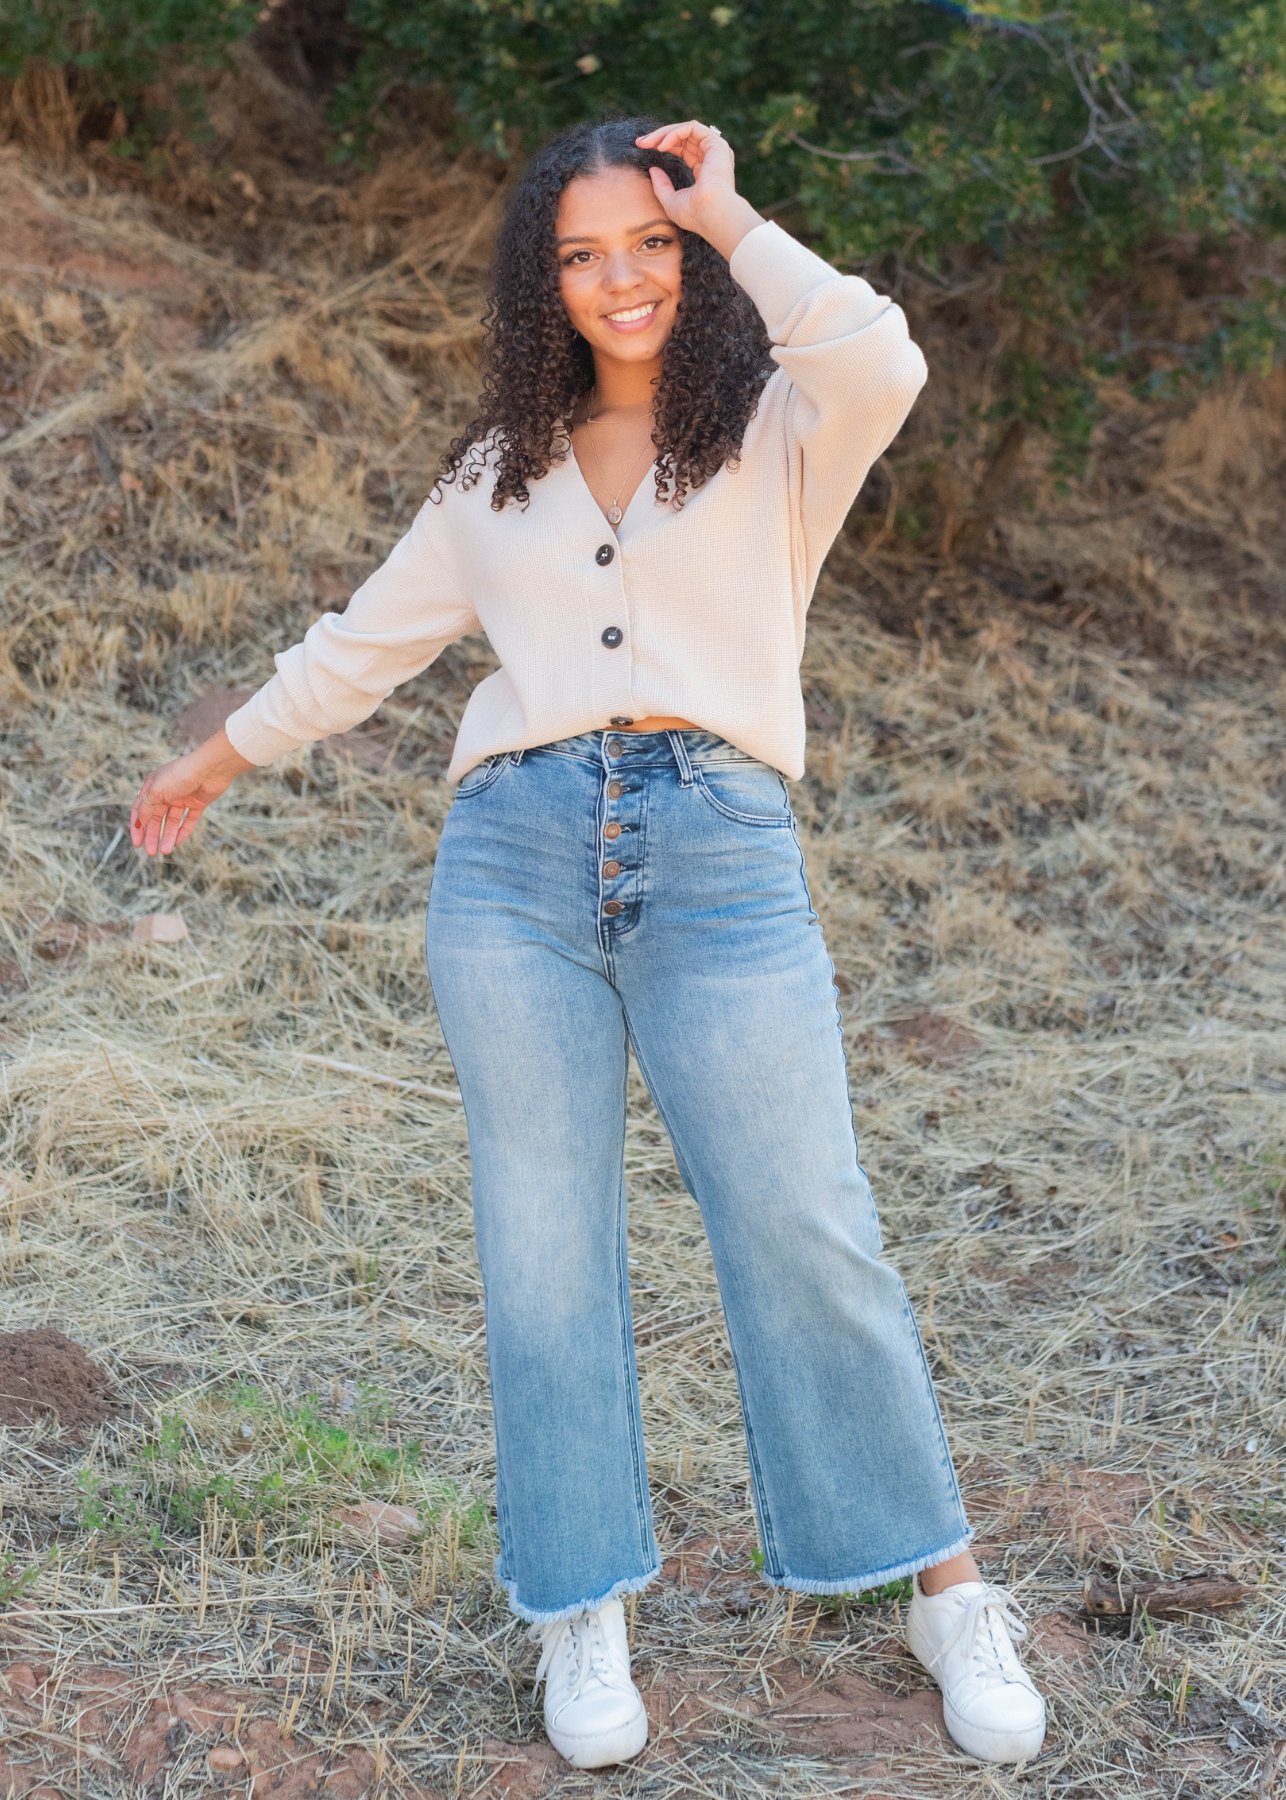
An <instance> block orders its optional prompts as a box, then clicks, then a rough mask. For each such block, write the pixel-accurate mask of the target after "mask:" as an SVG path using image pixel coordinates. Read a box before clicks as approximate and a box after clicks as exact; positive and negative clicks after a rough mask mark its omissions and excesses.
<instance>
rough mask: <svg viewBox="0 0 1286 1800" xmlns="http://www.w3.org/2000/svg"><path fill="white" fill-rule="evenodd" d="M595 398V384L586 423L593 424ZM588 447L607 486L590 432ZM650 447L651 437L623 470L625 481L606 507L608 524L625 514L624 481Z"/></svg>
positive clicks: (614, 522) (604, 484)
mask: <svg viewBox="0 0 1286 1800" xmlns="http://www.w3.org/2000/svg"><path fill="white" fill-rule="evenodd" d="M597 399H598V387H597V385H595V386H594V387H593V388H592V389H591V391H590V397H589V404H590V410H589V412H588V413H586V415H585V423H586V424H587V425H593V424H594V423H595V419H594V403H595V401H596V400H597ZM589 447H590V449H591V450H592V451H593V452H594V461H595V462H596V463H597V464H598V472H599V475H600V477H601V478H602V482H603V486H604V487H606V486H607V475H606V473H605V471H604V469H603V459H602V457H601V456H600V455H599V454H598V445H597V444H596V443H595V442H594V437H593V433H592V432H591V434H590V440H589ZM651 447H652V442H651V439H650V438H649V439H648V442H647V443H646V444H644V446H643V449H642V450H640V451H639V454H638V456H636V457H635V458H634V461H633V462H632V463H631V464H630V466H629V468H628V469H627V470H626V471H625V481H623V482H622V483H621V485H620V487H618V488H617V490H616V492H615V493H614V494H613V495H612V504H611V505H610V506H609V507H608V509H607V522H608V524H609V525H619V524H620V522H621V520H622V519H623V518H624V517H625V514H624V513H623V512H622V511H621V507H620V499H621V495H622V494H623V493H624V492H625V482H626V481H628V480H629V478H630V476H631V475H632V474H633V473H634V471H635V469H637V468H638V466H639V457H641V456H642V455H643V453H644V451H646V450H649V449H650V448H651Z"/></svg>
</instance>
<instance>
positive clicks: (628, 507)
mask: <svg viewBox="0 0 1286 1800" xmlns="http://www.w3.org/2000/svg"><path fill="white" fill-rule="evenodd" d="M567 456H568V459H569V461H570V462H571V463H572V465H573V467H574V468H575V470H576V479H577V480H578V481H579V482H580V485H581V488H582V490H583V491H584V494H585V497H586V498H587V499H588V501H589V503H590V505H591V506H592V507H593V508H594V511H595V513H596V515H597V516H598V518H599V520H600V521H601V522H602V523H603V524H604V525H606V527H607V529H608V530H609V531H610V532H612V533H613V534H614V536H615V537H616V540H617V542H618V543H619V542H620V539H621V533H622V531H623V530H624V529H625V526H626V525H627V524H628V523H629V517H630V514H631V512H632V511H633V510H634V503H635V501H636V500H637V499H638V497H639V495H640V494H641V493H642V492H643V489H644V488H645V487H647V486H649V485H650V486H651V487H652V489H653V492H654V493H655V489H656V484H655V482H654V481H653V480H652V479H651V477H652V476H653V475H654V473H655V470H656V458H655V456H654V457H653V458H652V460H651V462H650V463H649V464H648V466H647V468H646V469H644V471H643V473H642V475H640V476H639V481H638V486H637V487H636V488H635V489H634V492H633V493H632V494H631V495H630V497H629V499H628V500H627V502H626V503H625V506H624V507H623V509H622V511H621V516H620V519H619V521H618V522H617V523H616V524H615V525H613V523H612V521H611V520H610V519H609V518H608V516H607V514H606V513H605V512H604V511H603V509H602V507H601V506H600V505H599V504H598V501H597V500H596V499H595V498H594V490H593V488H591V487H590V485H589V482H588V481H587V480H586V479H585V471H584V469H582V468H581V466H580V458H579V457H578V456H577V454H576V446H575V444H573V443H572V441H571V434H570V433H569V434H568V438H567Z"/></svg>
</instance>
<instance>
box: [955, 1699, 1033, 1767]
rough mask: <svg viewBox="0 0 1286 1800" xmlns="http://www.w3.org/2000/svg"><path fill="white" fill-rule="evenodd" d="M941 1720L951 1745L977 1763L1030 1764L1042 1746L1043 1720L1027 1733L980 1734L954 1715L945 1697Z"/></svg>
mask: <svg viewBox="0 0 1286 1800" xmlns="http://www.w3.org/2000/svg"><path fill="white" fill-rule="evenodd" d="M942 1718H943V1723H944V1724H945V1725H946V1728H947V1730H948V1732H950V1734H951V1738H952V1741H953V1742H954V1743H956V1744H958V1745H959V1746H960V1748H961V1749H962V1750H963V1751H964V1752H965V1755H966V1756H974V1757H976V1758H977V1759H978V1761H979V1762H989V1763H1022V1762H1030V1761H1031V1759H1032V1757H1033V1756H1039V1755H1040V1747H1041V1745H1042V1744H1043V1743H1044V1742H1045V1721H1044V1719H1042V1720H1041V1722H1040V1727H1039V1729H1037V1728H1036V1727H1035V1726H1031V1727H1030V1728H1029V1729H1028V1730H1026V1731H986V1730H980V1729H979V1727H978V1726H977V1725H971V1724H969V1722H968V1721H967V1720H965V1719H962V1718H960V1717H959V1716H958V1714H955V1713H953V1712H952V1709H951V1708H950V1706H948V1705H947V1702H946V1698H945V1696H944V1698H943V1702H942Z"/></svg>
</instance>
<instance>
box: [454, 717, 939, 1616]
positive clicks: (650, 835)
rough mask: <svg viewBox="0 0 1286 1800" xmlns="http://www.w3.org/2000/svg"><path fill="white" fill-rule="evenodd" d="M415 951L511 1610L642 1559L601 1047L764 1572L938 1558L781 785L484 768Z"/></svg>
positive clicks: (587, 759)
mask: <svg viewBox="0 0 1286 1800" xmlns="http://www.w3.org/2000/svg"><path fill="white" fill-rule="evenodd" d="M427 942H428V958H429V974H430V977H431V979H432V982H433V993H434V998H435V1000H436V1002H437V1008H438V1015H439V1017H440V1019H441V1021H442V1029H443V1033H444V1035H445V1038H446V1043H447V1048H448V1050H449V1051H450V1054H451V1059H452V1061H453V1062H454V1064H455V1068H456V1074H457V1076H458V1077H459V1082H460V1092H461V1094H462V1096H463V1099H464V1105H465V1112H466V1115H467V1118H468V1126H469V1144H470V1149H471V1153H472V1160H473V1201H474V1216H475V1223H476V1229H477V1239H478V1255H479V1258H480V1261H481V1264H482V1275H483V1283H484V1287H485V1292H486V1315H487V1354H488V1358H489V1363H490V1371H491V1392H492V1402H493V1407H494V1412H495V1426H496V1461H497V1489H498V1494H497V1517H498V1524H499V1538H500V1554H499V1557H498V1560H497V1573H498V1576H499V1578H500V1579H501V1580H502V1581H503V1582H504V1584H505V1586H506V1587H507V1589H508V1592H509V1597H510V1601H511V1604H512V1605H513V1608H514V1610H515V1611H516V1612H517V1613H519V1614H520V1615H521V1616H522V1617H523V1618H524V1619H529V1620H533V1621H537V1622H547V1621H550V1620H554V1619H558V1618H562V1617H565V1616H567V1615H569V1614H572V1613H575V1612H577V1611H579V1610H580V1608H582V1607H584V1606H586V1605H594V1604H597V1603H601V1602H602V1601H603V1600H605V1599H608V1598H610V1597H612V1596H614V1595H617V1594H623V1593H629V1592H633V1591H634V1590H635V1589H638V1588H641V1587H643V1586H645V1585H646V1583H647V1582H648V1580H649V1579H650V1578H651V1577H652V1576H653V1575H654V1574H655V1573H656V1571H657V1568H658V1566H659V1558H658V1554H657V1547H656V1539H655V1536H654V1534H653V1530H652V1514H651V1507H650V1504H649V1500H648V1484H647V1471H646V1467H645V1463H644V1455H643V1425H642V1420H641V1417H640V1413H639V1398H638V1381H637V1376H636V1373H635V1366H634V1344H633V1335H632V1329H631V1323H630V1296H629V1282H628V1276H627V1271H626V1239H625V1181H624V1169H623V1162H624V1143H625V1077H626V1061H627V1047H632V1048H633V1051H634V1054H635V1056H636V1058H637V1060H638V1064H639V1068H640V1070H641V1071H642V1073H643V1076H644V1078H645V1080H646V1081H647V1084H648V1087H649V1089H650V1091H651V1094H652V1097H653V1099H654V1100H655V1102H656V1106H657V1110H658V1111H659V1113H660V1114H661V1117H662V1119H663V1120H664V1122H665V1126H666V1129H667V1130H668V1132H669V1134H670V1137H671V1139H672V1141H673V1144H674V1150H675V1156H676V1159H677V1161H678V1165H679V1169H680V1172H681V1173H682V1176H683V1179H684V1182H685V1183H686V1185H687V1187H688V1190H689V1192H690V1193H691V1194H692V1195H693V1197H694V1198H695V1199H696V1201H697V1203H698V1205H699V1206H700V1208H701V1212H702V1216H703V1218H704V1221H705V1227H706V1231H707V1233H708V1235H709V1239H710V1244H711V1248H712V1251H713V1254H714V1262H715V1267H716V1270H717V1272H718V1278H719V1290H720V1295H721V1297H722V1300H723V1308H724V1315H725V1318H726V1320H727V1325H728V1336H729V1339H730V1341H731V1344H732V1353H733V1357H734V1359H735V1363H736V1370H737V1379H738V1382H739V1384H740V1390H741V1401H742V1411H743V1414H744V1417H745V1426H746V1441H747V1444H748V1447H749V1452H750V1471H751V1480H752V1483H753V1489H754V1499H755V1507H756V1511H757V1514H758V1519H759V1528H760V1534H761V1540H762V1544H763V1554H764V1574H765V1576H766V1578H767V1579H768V1580H769V1581H770V1582H772V1583H774V1584H776V1585H779V1586H784V1587H788V1588H793V1589H795V1590H796V1591H797V1592H801V1593H809V1594H833V1593H846V1592H850V1591H856V1590H860V1589H862V1588H868V1587H875V1586H878V1585H879V1584H881V1583H883V1582H886V1581H892V1580H896V1579H898V1578H899V1577H901V1576H904V1575H909V1574H911V1573H913V1572H914V1571H915V1570H917V1569H921V1568H926V1567H929V1566H930V1565H931V1564H933V1563H937V1562H943V1561H945V1560H946V1559H947V1558H948V1557H950V1556H954V1555H956V1554H958V1553H959V1552H960V1551H961V1550H963V1549H964V1547H965V1545H966V1544H967V1543H968V1541H969V1537H970V1536H971V1533H970V1530H969V1526H968V1523H967V1521H966V1519H965V1516H964V1512H963V1509H962V1506H961V1502H960V1494H959V1489H958V1488H957V1486H956V1479H955V1474H954V1471H953V1469H952V1464H951V1455H950V1451H949V1450H948V1447H947V1441H946V1437H945V1434H944V1432H943V1428H942V1421H941V1419H940V1417H939V1413H938V1408H937V1404H936V1402H935V1400H934V1396H933V1390H932V1386H931V1384H930V1379H929V1372H928V1368H927V1365H926V1363H925V1358H924V1351H923V1349H922V1348H921V1344H920V1337H919V1333H918V1331H917V1330H916V1326H915V1321H914V1319H913V1317H912V1314H911V1308H910V1304H909V1302H908V1299H907V1295H906V1290H905V1288H904V1287H903V1285H902V1282H901V1280H900V1279H899V1277H898V1276H897V1274H895V1272H894V1271H893V1270H892V1269H891V1268H889V1267H888V1265H887V1264H886V1263H883V1262H881V1261H880V1259H879V1251H880V1236H879V1225H878V1221H877V1219H876V1214H875V1206H874V1203H873V1201H872V1198H871V1190H870V1186H869V1184H868V1183H867V1179H866V1176H865V1175H864V1174H863V1172H862V1169H861V1168H860V1166H859V1164H858V1160H857V1144H856V1141H855V1139H854V1136H853V1115H852V1110H851V1106H850V1102H849V1095H848V1082H847V1077H846V1073H845V1067H844V1049H843V1040H842V1037H841V1034H840V1024H839V1013H838V1009H837V1006H836V998H835V988H834V984H833V971H832V969H831V964H830V961H829V958H828V957H827V954H826V947H825V945H824V944H823V942H822V934H821V930H820V928H819V926H818V922H817V916H816V914H815V913H814V912H813V910H812V906H811V903H810V901H809V897H808V890H807V887H806V885H805V878H804V868H803V859H802V857H801V855H800V850H799V844H798V841H797V839H796V836H795V830H794V821H793V819H792V817H791V812H790V805H789V801H788V799H787V795H786V789H785V785H784V783H783V782H782V780H781V778H780V776H778V775H777V774H776V773H775V772H774V771H773V770H772V769H770V768H768V767H767V766H766V765H765V764H763V763H761V762H756V761H755V760H754V759H753V758H751V757H749V756H746V755H745V754H743V752H741V751H739V750H736V749H734V748H733V747H732V745H730V744H727V743H725V742H724V741H723V740H722V739H721V738H718V737H715V736H713V735H712V734H711V733H709V732H704V731H683V732H655V733H650V732H649V733H646V734H643V733H640V734H639V735H637V736H635V735H631V734H630V733H628V732H626V733H621V734H613V733H612V732H610V731H609V732H592V733H587V734H586V735H584V736H582V737H575V738H566V739H564V740H563V741H561V742H559V743H555V744H546V745H543V746H542V747H541V748H539V749H537V750H526V751H522V752H514V753H511V754H509V755H502V756H496V757H493V758H491V759H490V760H489V761H488V762H486V763H483V764H482V765H480V766H479V767H478V768H476V769H474V770H472V771H471V772H470V773H469V774H468V775H467V776H466V777H465V779H464V780H463V781H462V782H461V784H460V787H459V790H458V792H457V794H456V798H455V802H454V804H453V805H452V807H451V811H450V813H449V815H448V817H447V822H446V827H445V829H444V831H443V834H442V842H441V846H440V848H439V851H438V857H437V865H436V868H435V870H434V874H433V889H432V894H431V897H430V901H429V916H428V940H427Z"/></svg>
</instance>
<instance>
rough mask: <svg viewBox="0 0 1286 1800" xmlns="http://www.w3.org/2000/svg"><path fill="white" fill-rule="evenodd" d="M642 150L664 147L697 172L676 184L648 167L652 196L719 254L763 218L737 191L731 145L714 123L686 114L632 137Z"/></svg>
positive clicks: (728, 253) (731, 247) (730, 250)
mask: <svg viewBox="0 0 1286 1800" xmlns="http://www.w3.org/2000/svg"><path fill="white" fill-rule="evenodd" d="M635 142H636V143H637V144H638V146H639V149H640V150H664V151H667V152H669V154H670V155H672V156H681V157H682V158H683V160H684V162H685V163H687V165H688V167H689V168H690V169H691V170H692V173H693V175H694V176H695V177H696V180H695V182H694V183H693V185H692V186H691V187H690V188H676V187H675V185H674V183H673V182H672V181H671V180H670V177H669V176H668V175H667V174H666V172H665V170H664V169H658V168H655V167H653V168H652V169H650V170H649V171H648V173H649V174H650V175H651V177H652V186H653V187H654V188H655V190H656V197H657V199H658V200H659V201H660V202H661V205H662V206H663V207H664V208H665V212H666V217H667V218H669V219H672V220H673V221H674V223H675V224H676V225H677V226H678V227H679V228H680V230H682V231H695V232H696V233H697V235H698V236H699V237H703V238H705V239H706V241H707V242H708V243H711V244H713V245H714V247H715V249H716V250H718V251H719V252H720V254H721V255H723V256H731V255H732V253H733V251H734V250H735V249H736V248H737V245H738V244H739V243H740V242H741V240H742V238H743V237H745V235H746V233H747V232H748V231H753V230H754V228H755V226H756V225H762V224H763V220H762V219H761V218H760V216H759V214H758V213H757V212H756V211H755V209H754V207H753V206H751V204H750V202H749V201H748V200H745V199H743V198H742V196H741V195H740V194H739V193H738V192H737V182H736V174H735V170H734V166H733V155H732V150H731V147H730V146H729V145H728V144H727V143H725V142H724V139H723V137H722V136H721V134H720V133H719V131H718V130H717V129H716V128H715V127H714V126H713V125H703V124H701V122H700V120H698V119H685V120H684V121H683V123H682V124H681V125H661V126H658V127H657V129H656V130H655V131H650V132H648V134H647V136H646V137H641V138H636V139H635Z"/></svg>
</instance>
